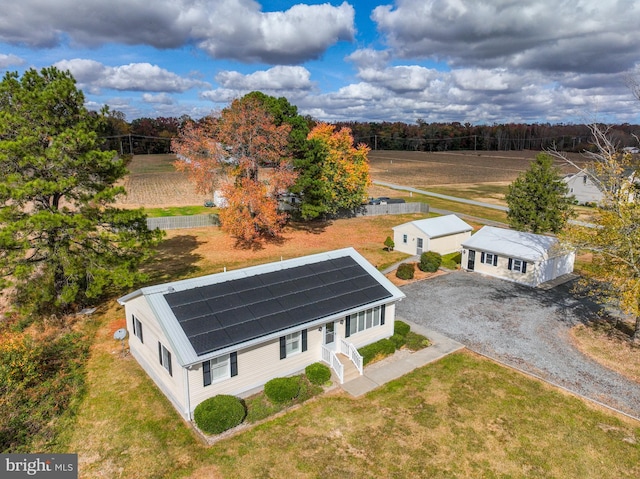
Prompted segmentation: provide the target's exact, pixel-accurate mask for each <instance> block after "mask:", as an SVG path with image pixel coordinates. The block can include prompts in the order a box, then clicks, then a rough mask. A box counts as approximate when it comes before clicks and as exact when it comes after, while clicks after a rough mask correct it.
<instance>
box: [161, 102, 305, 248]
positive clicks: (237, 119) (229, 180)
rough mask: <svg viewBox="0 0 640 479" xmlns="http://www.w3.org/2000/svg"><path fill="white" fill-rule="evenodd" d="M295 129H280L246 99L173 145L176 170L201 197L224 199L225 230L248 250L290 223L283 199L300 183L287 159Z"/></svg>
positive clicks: (188, 131) (187, 132) (185, 130)
mask: <svg viewBox="0 0 640 479" xmlns="http://www.w3.org/2000/svg"><path fill="white" fill-rule="evenodd" d="M290 128H291V127H290V126H289V125H288V124H282V125H280V126H275V124H274V121H273V117H272V116H271V115H270V114H269V113H268V112H267V111H266V110H265V109H264V107H263V106H262V104H261V103H260V102H259V101H257V100H256V99H255V98H251V97H243V98H241V99H237V100H234V101H233V102H232V103H231V105H229V106H228V107H227V108H225V109H224V110H222V111H221V112H220V115H219V117H217V118H214V117H207V118H206V119H204V120H203V121H201V122H200V123H199V124H189V125H186V126H185V128H183V130H181V131H180V134H179V136H178V138H176V139H175V140H174V141H173V142H172V148H173V151H174V152H175V153H176V154H177V155H178V158H179V159H178V161H177V162H176V168H177V169H178V170H180V171H187V172H188V173H189V177H190V179H191V180H192V181H193V182H194V184H195V186H196V189H197V191H199V192H201V193H209V194H213V193H214V192H215V191H218V192H219V193H220V194H221V196H222V197H223V198H224V203H225V205H224V207H223V208H221V211H220V221H221V223H222V227H223V229H224V230H225V231H227V232H229V233H230V234H231V235H232V236H234V237H236V238H237V239H238V241H239V242H240V243H242V244H252V243H255V242H258V241H260V240H261V239H263V238H265V237H273V236H277V235H278V234H279V233H280V232H281V231H282V227H283V226H284V223H285V221H286V218H287V217H286V214H285V213H283V212H281V211H278V195H280V194H282V193H284V192H286V191H287V189H288V187H289V186H291V185H292V184H293V182H294V181H295V178H296V175H295V173H294V172H293V169H292V166H291V159H290V158H287V157H286V156H285V155H286V147H287V142H288V135H289V129H290Z"/></svg>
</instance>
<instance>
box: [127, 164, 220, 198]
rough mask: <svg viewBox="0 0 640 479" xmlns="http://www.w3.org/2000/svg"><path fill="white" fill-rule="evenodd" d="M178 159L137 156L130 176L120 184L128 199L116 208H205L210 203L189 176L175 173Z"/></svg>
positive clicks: (130, 169) (130, 166) (130, 170)
mask: <svg viewBox="0 0 640 479" xmlns="http://www.w3.org/2000/svg"><path fill="white" fill-rule="evenodd" d="M175 159H176V157H175V155H136V156H134V157H133V160H132V161H131V163H130V164H129V166H128V169H129V174H128V175H127V176H126V177H125V178H124V179H123V180H122V181H121V182H120V183H119V184H120V185H121V186H124V188H125V190H126V192H127V195H126V196H124V197H121V198H120V199H119V200H118V202H117V203H116V206H119V207H121V208H141V207H145V208H167V207H171V206H194V205H202V204H203V203H204V201H205V200H208V199H210V197H209V196H207V195H201V194H199V193H196V192H195V191H194V189H193V184H192V183H190V182H189V180H188V178H187V174H186V173H181V172H178V171H176V170H175V168H174V167H173V162H174V161H175Z"/></svg>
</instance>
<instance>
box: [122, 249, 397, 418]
mask: <svg viewBox="0 0 640 479" xmlns="http://www.w3.org/2000/svg"><path fill="white" fill-rule="evenodd" d="M404 297H405V295H404V294H403V293H402V292H401V291H400V290H399V289H398V288H397V287H396V286H394V285H393V284H392V283H391V282H390V281H389V280H388V279H387V278H385V277H384V275H382V273H380V272H379V271H378V270H377V269H376V268H374V267H373V266H372V265H371V264H370V263H369V262H368V261H367V260H366V259H364V258H363V257H362V256H361V255H360V254H359V253H357V252H356V251H355V250H354V249H353V248H345V249H341V250H336V251H330V252H326V253H321V254H316V255H312V256H305V257H302V258H297V259H291V260H286V261H280V262H276V263H269V264H265V265H260V266H253V267H250V268H244V269H240V270H235V271H228V272H224V273H219V274H213V275H209V276H203V277H199V278H193V279H187V280H183V281H176V282H172V283H166V284H161V285H157V286H150V287H145V288H141V289H139V290H137V291H135V292H133V293H131V294H128V295H126V296H124V297H122V298H120V299H118V302H119V303H120V304H121V305H123V306H124V308H125V313H126V321H127V329H128V332H129V349H130V351H131V354H132V356H133V357H134V358H135V359H136V360H137V361H138V363H139V364H140V365H141V366H142V368H143V369H144V370H145V371H146V372H147V374H148V375H149V376H150V377H151V378H152V379H153V381H154V382H155V383H156V385H157V386H158V387H159V388H160V390H161V391H162V392H163V393H164V394H165V395H166V396H167V397H168V398H169V400H170V401H171V402H172V403H173V405H174V406H175V407H176V409H177V410H178V411H179V412H180V414H181V415H182V416H183V417H184V418H186V419H188V420H190V419H191V418H192V417H193V411H194V409H195V407H196V406H197V405H198V404H199V403H201V402H202V401H203V400H205V399H207V398H209V397H212V396H215V395H217V394H231V395H235V396H240V397H242V396H246V395H248V394H250V393H252V392H254V391H256V390H257V389H259V388H261V387H262V386H263V385H264V384H265V383H266V382H267V381H269V380H270V379H272V378H275V377H284V376H288V375H292V374H295V373H298V372H300V371H302V370H304V368H305V367H306V366H308V365H309V364H312V363H314V362H318V361H324V362H326V363H328V364H329V365H330V366H331V367H332V368H333V369H334V371H335V373H336V375H337V376H338V378H339V380H340V381H342V374H343V365H342V364H341V363H340V361H339V359H338V356H337V355H338V354H340V353H342V354H343V355H345V356H347V357H348V358H350V359H351V360H352V361H353V362H354V364H355V365H356V367H357V368H358V370H359V371H360V374H362V357H361V356H360V355H359V354H358V352H357V348H360V347H362V346H365V345H367V344H370V343H373V342H375V341H378V340H379V339H383V338H388V337H390V336H392V335H393V325H394V317H395V303H396V302H397V301H399V300H401V299H402V298H404Z"/></svg>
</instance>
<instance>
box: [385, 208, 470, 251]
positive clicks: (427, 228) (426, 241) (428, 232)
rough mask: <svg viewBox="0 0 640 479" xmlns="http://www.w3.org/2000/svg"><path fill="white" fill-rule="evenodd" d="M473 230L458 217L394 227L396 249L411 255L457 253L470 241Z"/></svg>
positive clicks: (427, 219)
mask: <svg viewBox="0 0 640 479" xmlns="http://www.w3.org/2000/svg"><path fill="white" fill-rule="evenodd" d="M472 231H473V228H472V227H471V226H470V225H468V224H467V223H465V222H464V221H463V220H461V219H460V218H458V217H457V216H456V215H446V216H438V217H435V218H426V219H422V220H416V221H410V222H408V223H404V224H401V225H398V226H394V227H393V242H394V243H395V249H396V250H397V251H401V252H403V253H407V254H410V255H419V254H422V253H423V252H424V251H435V252H436V253H440V254H449V253H455V252H457V251H460V250H461V249H462V246H461V245H462V242H463V241H465V240H467V239H469V237H470V236H471V232H472Z"/></svg>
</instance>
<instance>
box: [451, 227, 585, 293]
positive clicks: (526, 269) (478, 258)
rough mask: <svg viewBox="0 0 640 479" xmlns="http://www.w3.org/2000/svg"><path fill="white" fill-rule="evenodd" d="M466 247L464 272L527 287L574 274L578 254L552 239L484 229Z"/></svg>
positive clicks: (463, 264) (518, 232) (464, 247)
mask: <svg viewBox="0 0 640 479" xmlns="http://www.w3.org/2000/svg"><path fill="white" fill-rule="evenodd" d="M462 247H463V250H462V268H463V269H465V270H467V271H476V272H478V273H482V274H486V275H487V276H495V277H497V278H501V279H506V280H508V281H513V282H516V283H520V284H524V285H527V286H534V287H535V286H539V285H540V284H542V283H545V282H547V281H551V280H553V279H556V278H557V277H559V276H562V275H565V274H569V273H571V272H573V263H574V260H575V252H574V251H567V250H566V249H564V248H563V247H562V245H561V244H560V242H559V241H558V240H557V239H556V238H553V237H551V236H545V235H539V234H533V233H523V232H521V231H514V230H508V229H504V228H496V227H493V226H483V227H482V228H481V229H480V230H479V231H478V232H477V233H476V234H474V235H473V236H471V238H469V239H468V240H467V241H465V242H464V243H463V244H462Z"/></svg>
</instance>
